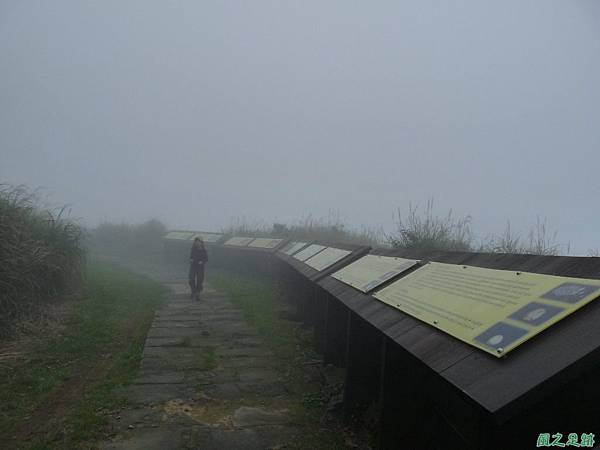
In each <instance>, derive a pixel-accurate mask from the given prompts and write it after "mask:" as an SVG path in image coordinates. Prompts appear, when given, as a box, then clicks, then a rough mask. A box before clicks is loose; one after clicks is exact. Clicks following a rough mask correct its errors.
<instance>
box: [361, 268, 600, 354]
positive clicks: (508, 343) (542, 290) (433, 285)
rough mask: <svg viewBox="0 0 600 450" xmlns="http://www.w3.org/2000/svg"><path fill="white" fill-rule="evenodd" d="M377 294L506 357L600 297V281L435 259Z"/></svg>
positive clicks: (413, 313) (463, 338)
mask: <svg viewBox="0 0 600 450" xmlns="http://www.w3.org/2000/svg"><path fill="white" fill-rule="evenodd" d="M373 296H374V297H375V298H377V299H378V300H380V301H382V302H384V303H387V304H388V305H391V306H393V307H395V308H398V309H400V310H401V311H403V312H405V313H407V314H410V315H411V316H414V317H416V318H417V319H420V320H422V321H424V322H427V323H429V324H431V325H433V326H435V327H437V328H439V329H440V330H442V331H444V332H446V333H448V334H450V335H452V336H454V337H456V338H458V339H460V340H462V341H464V342H466V343H468V344H470V345H473V346H475V347H478V348H480V349H482V350H484V351H486V352H488V353H491V354H493V355H495V356H497V357H501V356H503V355H505V354H507V353H508V352H510V351H511V350H514V349H515V348H516V347H518V346H519V345H521V344H522V343H523V342H525V341H527V340H529V339H531V338H532V337H533V336H535V335H536V334H538V333H540V332H541V331H542V330H544V329H546V328H548V327H550V326H551V325H553V324H554V323H556V322H558V321H559V320H561V319H563V318H564V317H566V316H568V315H569V314H571V313H572V312H574V311H575V310H577V309H579V308H581V307H582V306H583V305H585V304H587V303H589V302H590V301H592V300H594V299H595V298H597V297H598V296H600V281H598V280H589V279H584V278H567V277H558V276H553V275H540V274H535V273H528V272H511V271H507V270H495V269H483V268H480V267H473V266H458V265H454V264H443V263H435V262H432V263H429V264H427V265H426V266H424V267H422V268H420V269H418V270H416V271H414V272H412V273H410V274H408V275H407V276H405V277H404V278H401V279H399V280H397V281H395V282H393V283H392V284H390V285H389V286H387V287H385V288H384V289H382V290H381V291H379V292H376V293H375V294H374V295H373Z"/></svg>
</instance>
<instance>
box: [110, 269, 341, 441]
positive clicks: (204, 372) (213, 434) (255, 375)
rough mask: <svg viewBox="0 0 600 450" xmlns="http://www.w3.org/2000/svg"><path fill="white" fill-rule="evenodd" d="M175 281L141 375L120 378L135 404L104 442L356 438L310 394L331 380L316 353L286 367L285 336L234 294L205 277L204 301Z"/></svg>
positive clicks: (148, 345)
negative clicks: (272, 335) (274, 338)
mask: <svg viewBox="0 0 600 450" xmlns="http://www.w3.org/2000/svg"><path fill="white" fill-rule="evenodd" d="M221 281H223V280H222V279H221ZM229 281H231V280H229ZM167 284H168V286H169V287H170V288H171V295H170V298H169V301H168V303H167V304H166V306H164V307H163V308H162V309H160V310H158V311H157V313H156V316H155V319H154V323H153V324H152V327H151V328H150V331H149V333H148V336H147V339H146V343H145V348H144V353H143V357H142V361H141V364H140V369H139V373H138V375H137V378H136V379H135V381H134V382H133V384H131V385H129V386H126V387H123V388H119V392H118V395H121V396H123V397H124V398H126V399H127V401H128V405H129V406H128V407H127V408H126V409H124V410H121V411H118V412H114V416H113V417H112V419H111V422H112V427H113V430H114V435H113V437H112V438H111V440H110V441H108V442H105V443H104V444H103V448H104V449H107V450H108V449H110V450H133V449H140V450H141V449H144V450H152V449H156V450H159V449H160V450H168V449H187V448H189V449H193V448H198V449H200V448H201V449H205V450H210V449H268V448H271V449H283V448H347V446H348V443H349V438H348V437H347V436H346V434H345V433H344V432H343V431H341V430H336V429H335V428H336V426H335V425H333V426H332V424H331V423H324V420H325V419H324V416H323V409H324V407H323V405H320V407H319V408H316V409H315V408H311V402H310V401H307V392H309V393H310V392H312V393H313V394H312V395H313V398H314V396H316V397H318V396H319V395H320V393H321V392H322V391H323V389H324V387H323V386H324V382H323V373H322V372H323V371H322V369H318V368H316V367H314V366H311V364H310V361H309V363H308V364H306V363H301V364H299V366H300V367H301V370H302V372H303V376H302V377H300V378H302V379H300V378H298V377H291V378H290V376H289V371H288V373H287V376H286V374H285V373H284V372H283V371H282V369H285V368H286V367H288V364H286V363H285V362H283V361H282V360H281V359H280V358H279V357H278V356H277V352H278V348H277V346H276V347H275V348H274V347H273V346H272V345H269V343H268V342H266V341H268V338H266V337H265V335H264V333H261V332H260V331H259V328H257V327H256V326H254V325H255V324H252V325H249V324H248V323H247V322H246V321H245V320H244V317H247V316H248V311H247V310H246V308H245V307H244V306H243V305H240V306H239V307H238V306H235V305H234V303H233V302H232V301H231V298H230V297H231V295H229V294H224V293H223V292H221V291H217V290H215V289H213V288H211V287H206V289H205V291H204V293H203V296H202V299H201V300H200V301H199V302H198V301H193V300H190V299H189V294H188V288H187V285H186V282H185V280H183V279H180V280H172V281H171V282H169V283H167ZM215 284H219V280H218V279H217V280H216V282H215ZM240 287H241V289H242V290H243V286H240V285H239V284H238V288H240ZM249 295H250V294H249ZM233 296H235V292H234V293H233ZM259 302H260V300H257V303H259ZM237 304H239V303H236V305H237ZM267 309H268V308H267ZM272 312H273V311H271V316H272ZM265 313H266V315H267V316H268V315H269V312H268V311H266V310H265ZM262 318H263V319H264V315H263V316H262ZM284 326H287V327H288V331H289V330H292V328H291V327H292V325H289V326H288V325H284ZM277 327H279V329H280V330H281V324H279V325H277ZM263 328H264V327H263ZM267 328H268V327H267ZM267 331H268V330H267ZM284 334H285V333H284ZM279 339H280V340H281V336H279ZM279 350H281V346H279ZM300 353H302V352H300ZM288 362H290V361H288ZM296 369H297V367H296ZM311 369H314V370H311ZM299 390H301V391H302V392H299ZM310 395H311V394H309V397H308V400H310Z"/></svg>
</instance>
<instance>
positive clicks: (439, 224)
mask: <svg viewBox="0 0 600 450" xmlns="http://www.w3.org/2000/svg"><path fill="white" fill-rule="evenodd" d="M396 224H397V225H396V226H397V229H396V233H395V234H393V235H391V236H389V237H388V239H389V241H390V243H391V244H392V246H393V247H396V248H405V249H422V250H444V251H449V250H457V251H469V250H471V249H472V243H473V234H472V231H471V216H463V217H456V216H454V215H453V213H452V210H449V211H448V213H447V214H445V215H443V216H439V215H436V214H435V212H434V204H433V199H429V200H428V201H427V206H426V207H425V210H424V211H423V212H421V211H420V210H419V207H418V205H413V204H409V209H408V214H407V215H406V217H403V216H402V213H401V211H400V210H398V218H397V222H396Z"/></svg>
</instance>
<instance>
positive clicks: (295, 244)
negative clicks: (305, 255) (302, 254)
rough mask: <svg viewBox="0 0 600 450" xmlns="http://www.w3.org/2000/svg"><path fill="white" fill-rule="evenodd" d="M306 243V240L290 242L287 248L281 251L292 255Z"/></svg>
mask: <svg viewBox="0 0 600 450" xmlns="http://www.w3.org/2000/svg"><path fill="white" fill-rule="evenodd" d="M306 244H308V242H292V244H291V246H290V247H289V248H287V249H285V250H284V252H283V253H285V254H286V255H290V256H292V255H293V254H294V253H296V252H297V251H298V250H300V249H301V248H304V247H305V246H306Z"/></svg>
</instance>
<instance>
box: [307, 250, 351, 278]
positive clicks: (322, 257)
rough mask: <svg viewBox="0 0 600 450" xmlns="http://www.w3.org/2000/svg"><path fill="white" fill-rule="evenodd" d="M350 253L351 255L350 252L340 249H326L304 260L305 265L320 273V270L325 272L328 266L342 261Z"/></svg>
mask: <svg viewBox="0 0 600 450" xmlns="http://www.w3.org/2000/svg"><path fill="white" fill-rule="evenodd" d="M350 253H352V252H350V251H348V250H342V249H340V248H334V247H328V248H326V249H325V250H323V251H322V252H320V253H317V254H316V255H315V256H313V257H312V258H310V259H308V260H306V261H305V263H306V264H308V265H309V266H310V267H312V268H313V269H315V270H318V271H319V272H320V271H321V270H325V269H327V268H328V267H329V266H332V265H333V264H335V263H336V262H338V261H340V260H341V259H344V258H345V257H346V256H348V255H349V254H350Z"/></svg>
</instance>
